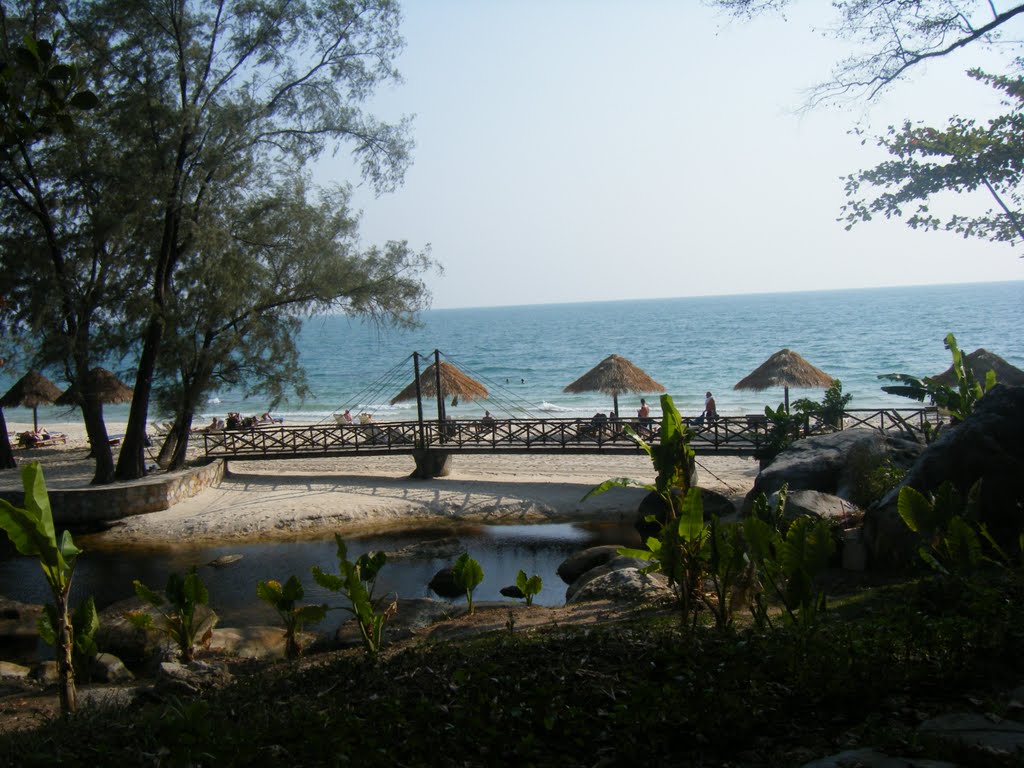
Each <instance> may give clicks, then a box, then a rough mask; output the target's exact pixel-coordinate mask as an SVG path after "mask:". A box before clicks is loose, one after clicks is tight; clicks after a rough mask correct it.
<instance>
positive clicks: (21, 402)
mask: <svg viewBox="0 0 1024 768" xmlns="http://www.w3.org/2000/svg"><path fill="white" fill-rule="evenodd" d="M58 397H60V389H58V388H57V385H56V384H54V383H53V382H52V381H50V380H49V379H48V378H46V377H45V376H43V374H41V373H40V372H39V371H29V372H28V373H26V374H25V375H24V376H22V377H21V378H20V379H18V381H17V382H15V384H14V386H13V387H11V388H10V389H9V390H7V394H5V395H4V396H3V397H0V408H13V407H16V406H22V407H25V408H31V409H32V429H33V430H35V431H36V432H38V431H39V406H40V405H50V404H51V403H53V402H56V400H57V398H58Z"/></svg>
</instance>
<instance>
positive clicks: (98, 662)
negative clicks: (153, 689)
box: [90, 653, 135, 683]
mask: <svg viewBox="0 0 1024 768" xmlns="http://www.w3.org/2000/svg"><path fill="white" fill-rule="evenodd" d="M90 669H91V671H92V679H93V680H95V681H96V682H98V683H126V682H128V681H130V680H134V679H135V675H133V674H132V673H131V672H130V671H129V670H128V668H127V667H126V666H125V665H124V663H123V662H122V661H121V660H120V659H119V658H117V656H115V655H114V654H112V653H97V654H96V656H95V657H93V659H92V662H91V664H90Z"/></svg>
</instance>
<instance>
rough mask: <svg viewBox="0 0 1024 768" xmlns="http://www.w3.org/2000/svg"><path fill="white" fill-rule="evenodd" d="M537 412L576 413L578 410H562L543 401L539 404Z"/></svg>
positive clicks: (560, 407)
mask: <svg viewBox="0 0 1024 768" xmlns="http://www.w3.org/2000/svg"><path fill="white" fill-rule="evenodd" d="M539 410H541V411H544V413H572V412H573V411H576V410H578V409H576V408H563V407H562V406H560V405H555V404H554V403H549V402H548V401H547V400H545V401H544V402H543V403H541V404H540V406H539Z"/></svg>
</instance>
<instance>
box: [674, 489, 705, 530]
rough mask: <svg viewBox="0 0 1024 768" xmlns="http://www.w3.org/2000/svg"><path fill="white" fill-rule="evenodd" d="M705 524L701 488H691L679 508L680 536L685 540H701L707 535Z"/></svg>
mask: <svg viewBox="0 0 1024 768" xmlns="http://www.w3.org/2000/svg"><path fill="white" fill-rule="evenodd" d="M707 532H708V528H707V526H706V525H704V500H703V498H702V495H701V490H700V488H691V489H690V490H689V491H687V492H686V496H685V497H684V498H683V504H682V508H681V509H680V510H679V536H680V538H682V540H683V541H692V542H701V541H703V540H704V538H705V536H707Z"/></svg>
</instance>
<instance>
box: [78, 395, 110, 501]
mask: <svg viewBox="0 0 1024 768" xmlns="http://www.w3.org/2000/svg"><path fill="white" fill-rule="evenodd" d="M82 420H83V421H84V422H85V434H86V435H88V436H89V444H90V445H91V446H92V451H91V453H90V454H89V455H90V456H92V457H93V458H94V459H96V474H95V475H94V476H93V478H92V484H93V485H106V484H107V483H112V482H114V455H113V454H112V453H111V452H110V437H109V436H108V435H107V425H106V422H104V421H103V404H102V403H101V402H100V401H99V400H97V399H96V397H95V396H94V395H92V394H86V396H85V399H84V400H83V401H82Z"/></svg>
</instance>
